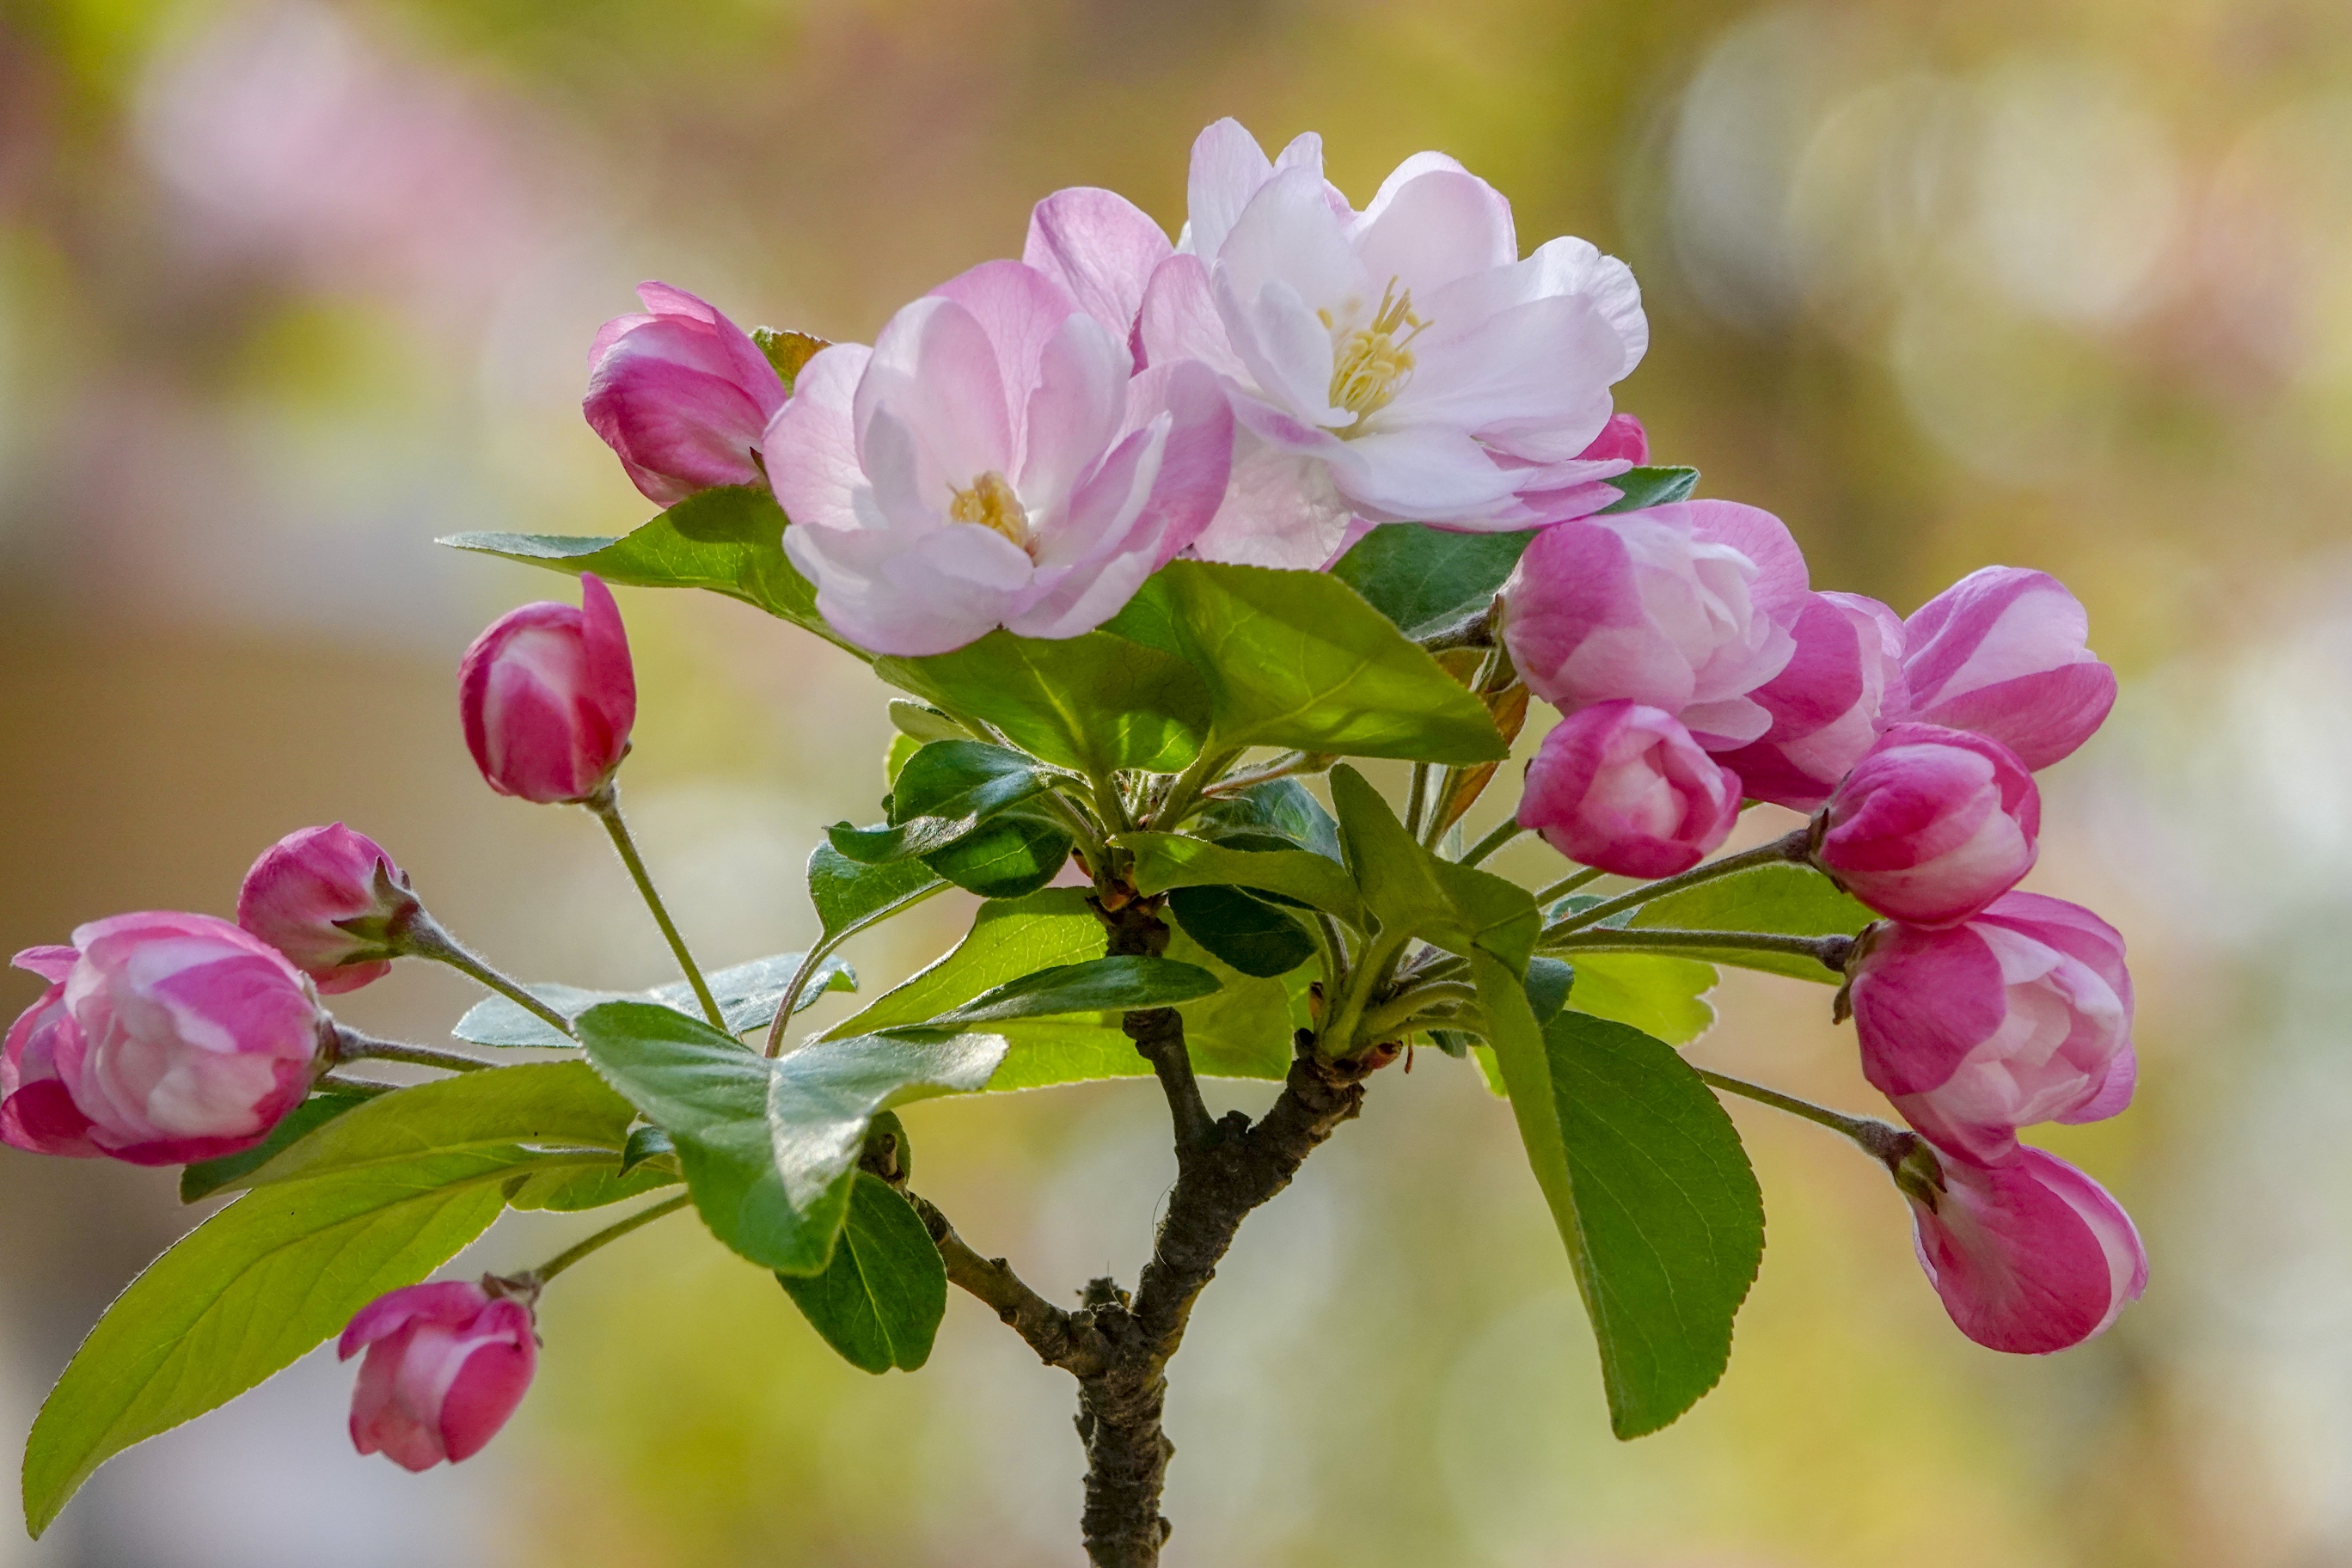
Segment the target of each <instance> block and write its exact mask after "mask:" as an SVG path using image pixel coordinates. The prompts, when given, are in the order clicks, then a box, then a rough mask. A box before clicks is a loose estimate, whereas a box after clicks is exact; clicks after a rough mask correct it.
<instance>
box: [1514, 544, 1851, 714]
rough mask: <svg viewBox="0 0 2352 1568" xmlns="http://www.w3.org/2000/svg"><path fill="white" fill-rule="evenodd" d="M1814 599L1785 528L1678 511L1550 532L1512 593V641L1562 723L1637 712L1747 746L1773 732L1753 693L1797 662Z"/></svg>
mask: <svg viewBox="0 0 2352 1568" xmlns="http://www.w3.org/2000/svg"><path fill="white" fill-rule="evenodd" d="M1805 598H1806V588H1805V562H1804V557H1803V556H1802V555H1801V554H1800V553H1799V552H1798V550H1797V546H1796V542H1794V541H1793V540H1791V539H1790V537H1789V531H1788V530H1787V529H1785V528H1783V527H1781V526H1780V521H1779V520H1778V519H1776V518H1774V517H1773V516H1772V515H1771V514H1770V513H1769V512H1762V511H1759V510H1756V509H1755V508H1753V507H1744V506H1737V505H1734V504H1733V503H1731V502H1729V501H1678V502H1675V503H1674V504H1673V505H1670V506H1661V507H1653V508H1651V509H1650V510H1647V511H1633V512H1625V513H1622V514H1620V515H1617V516H1612V517H1590V518H1582V519H1580V520H1578V521H1573V522H1563V523H1559V524H1558V525H1556V526H1554V527H1551V528H1548V529H1545V530H1544V531H1542V532H1540V533H1538V535H1537V536H1536V539H1535V542H1534V543H1532V544H1530V545H1528V550H1527V552H1526V553H1525V554H1524V555H1522V556H1520V557H1519V563H1518V566H1517V569H1516V570H1515V571H1513V572H1512V574H1511V576H1510V580H1509V581H1508V582H1507V583H1505V584H1503V591H1502V600H1503V612H1502V635H1503V641H1504V644H1505V646H1506V647H1508V648H1509V649H1510V653H1511V658H1512V661H1513V662H1514V663H1515V664H1516V665H1517V667H1518V669H1519V672H1520V674H1521V675H1523V676H1524V677H1525V678H1526V679H1527V683H1528V689H1529V690H1531V691H1533V692H1534V693H1535V694H1536V695H1537V696H1538V697H1540V698H1542V699H1544V700H1546V701H1548V702H1550V703H1552V704H1553V705H1555V706H1556V707H1559V709H1561V710H1564V711H1573V710H1576V709H1579V708H1585V707H1590V706H1591V705H1592V704H1593V703H1596V702H1613V701H1618V700H1624V701H1631V702H1638V703H1641V704H1642V705H1643V706H1644V707H1649V708H1656V709H1661V710H1664V711H1665V712H1666V713H1668V714H1670V715H1673V716H1675V717H1676V718H1678V719H1680V720H1681V721H1682V723H1683V724H1684V726H1685V727H1686V728H1687V729H1688V730H1689V731H1691V732H1692V733H1693V734H1694V735H1696V736H1697V737H1698V738H1699V740H1700V742H1701V743H1702V744H1705V745H1710V746H1714V745H1721V746H1736V745H1741V744H1744V743H1745V742H1749V741H1753V740H1756V739H1757V738H1758V737H1759V736H1761V735H1762V734H1763V733H1764V731H1766V729H1767V728H1769V725H1770V724H1771V716H1770V715H1769V713H1767V712H1766V711H1765V710H1764V709H1763V708H1762V707H1760V706H1759V705H1758V704H1757V703H1756V702H1755V701H1753V700H1751V699H1750V698H1749V696H1748V693H1750V692H1752V691H1754V690H1755V689H1757V688H1758V687H1759V686H1762V685H1763V684H1764V683H1765V682H1766V681H1768V680H1769V679H1772V677H1774V676H1775V675H1778V674H1779V673H1780V670H1781V668H1782V667H1783V666H1785V665H1786V664H1787V663H1788V662H1789V659H1790V656H1791V655H1792V654H1793V653H1794V652H1795V650H1796V643H1795V640H1794V639H1793V638H1792V637H1790V634H1789V630H1788V626H1789V625H1790V623H1793V622H1794V621H1795V619H1796V617H1797V616H1798V614H1799V613H1800V612H1801V610H1802V609H1803V607H1804V601H1805Z"/></svg>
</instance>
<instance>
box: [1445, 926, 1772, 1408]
mask: <svg viewBox="0 0 2352 1568" xmlns="http://www.w3.org/2000/svg"><path fill="white" fill-rule="evenodd" d="M1471 964H1472V967H1473V970H1474V972H1475V974H1476V976H1477V980H1478V986H1479V994H1480V1000H1481V1002H1482V1003H1483V1005H1485V1007H1486V1012H1487V1015H1488V1018H1489V1021H1490V1023H1491V1024H1492V1026H1493V1029H1492V1033H1491V1036H1490V1038H1491V1041H1492V1043H1493V1046H1494V1055H1495V1058H1496V1062H1497V1063H1498V1065H1499V1066H1500V1068H1501V1072H1502V1076H1503V1079H1504V1082H1505V1084H1506V1085H1507V1088H1508V1089H1509V1092H1510V1100H1511V1111H1512V1115H1513V1116H1514V1117H1515V1118H1516V1119H1517V1122H1518V1126H1519V1135H1520V1139H1521V1141H1522V1142H1524V1143H1525V1144H1526V1146H1527V1152H1528V1164H1529V1165H1530V1166H1531V1167H1532V1168H1533V1169H1534V1172H1535V1175H1536V1181H1537V1184H1538V1185H1539V1186H1540V1187H1541V1188H1542V1189H1543V1194H1544V1197H1545V1200H1546V1201H1547V1202H1548V1203H1549V1205H1551V1211H1552V1218H1553V1220H1554V1222H1555V1223H1556V1224H1557V1225H1558V1226H1559V1233H1560V1238H1561V1240H1562V1241H1563V1242H1565V1243H1566V1244H1567V1247H1568V1255H1569V1262H1570V1266H1571V1268H1573V1270H1574V1272H1575V1275H1576V1283H1577V1289H1578V1291H1579V1292H1580V1294H1581V1295H1582V1296H1583V1298H1584V1304H1585V1310H1586V1313H1587V1315H1588V1316H1589V1317H1590V1318H1591V1322H1592V1330H1593V1336H1594V1338H1595V1339H1596V1340H1597V1341H1598V1342H1599V1344H1600V1350H1601V1377H1602V1381H1603V1383H1604V1384H1605V1385H1606V1387H1607V1389H1608V1393H1609V1422H1610V1426H1611V1429H1612V1430H1613V1431H1614V1432H1615V1433H1616V1434H1617V1436H1620V1437H1638V1436H1642V1435H1643V1434H1644V1433H1648V1432H1654V1431H1657V1430H1658V1429H1659V1428H1661V1427H1663V1426H1667V1425H1669V1424H1670V1423H1672V1422H1673V1421H1674V1420H1675V1418H1676V1417H1677V1416H1679V1415H1682V1413H1683V1412H1684V1411H1685V1410H1687V1409H1689V1408H1690V1407H1691V1406H1692V1405H1695V1404H1696V1403H1697V1402H1698V1400H1699V1398H1700V1396H1701V1395H1703V1394H1706V1392H1707V1390H1709V1389H1710V1388H1713V1387H1714V1386H1715V1384H1716V1383H1717V1381H1718V1380H1719V1379H1721V1377H1722V1375H1723V1369H1724V1367H1725V1366H1726V1365H1727V1363H1728V1362H1729V1359H1730V1355H1731V1330H1732V1320H1733V1318H1734V1316H1735V1315H1736V1314H1737V1313H1738V1310H1739V1304H1740V1303H1741V1302H1742V1301H1743V1300H1746V1299H1747V1295H1748V1287H1749V1286H1750V1285H1751V1284H1752V1283H1753V1282H1754V1281H1755V1278H1756V1270H1757V1268H1758V1266H1759V1264H1760V1263H1761V1261H1762V1259H1763V1255H1764V1201H1763V1194H1762V1193H1761V1191H1760V1190H1759V1188H1758V1186H1757V1184H1756V1176H1755V1173H1754V1172H1753V1171H1752V1170H1751V1169H1749V1167H1748V1156H1747V1152H1746V1151H1745V1150H1743V1149H1742V1148H1741V1147H1740V1143H1739V1134H1738V1131H1737V1130H1735V1129H1734V1128H1733V1126H1732V1124H1731V1119H1730V1117H1729V1116H1727V1114H1725V1112H1724V1110H1723V1108H1722V1106H1720V1105H1719V1104H1717V1102H1716V1099H1715V1096H1714V1095H1713V1094H1711V1093H1710V1092H1709V1091H1708V1090H1707V1088H1706V1084H1705V1083H1704V1082H1702V1081H1701V1080H1700V1079H1699V1077H1698V1075H1697V1073H1696V1072H1695V1071H1693V1070H1692V1069H1691V1068H1690V1066H1689V1064H1687V1063H1685V1061H1684V1060H1683V1059H1682V1058H1680V1057H1678V1056H1676V1055H1675V1051H1674V1048H1673V1047H1670V1046H1668V1045H1666V1044H1665V1043H1664V1042H1663V1041H1660V1040H1654V1039H1652V1038H1650V1037H1648V1036H1646V1035H1644V1034H1643V1033H1642V1032H1641V1031H1639V1030H1637V1029H1633V1028H1629V1027H1627V1026H1624V1025H1622V1024H1617V1023H1612V1022H1610V1021H1608V1020H1606V1019H1601V1018H1595V1017H1592V1016H1590V1015H1588V1014H1583V1013H1579V1012H1576V1011H1574V1010H1573V1009H1571V1010H1570V1011H1567V1012H1563V1013H1561V1014H1560V1015H1559V1016H1558V1017H1556V1018H1554V1019H1553V1020H1552V1021H1551V1023H1550V1024H1549V1025H1548V1026H1544V1027H1542V1028H1541V1029H1538V1027H1537V1026H1536V1022H1535V1016H1534V1014H1533V1013H1532V1011H1530V1010H1529V1008H1528V1003H1527V996H1526V993H1525V992H1524V991H1523V990H1521V988H1520V987H1519V985H1518V984H1517V983H1516V982H1515V981H1514V980H1513V978H1512V976H1511V974H1510V973H1509V971H1508V970H1507V969H1506V968H1505V967H1504V966H1503V965H1502V964H1501V963H1498V962H1497V961H1496V960H1495V959H1493V958H1491V957H1488V956H1487V955H1486V954H1484V953H1477V954H1473V955H1472V958H1471Z"/></svg>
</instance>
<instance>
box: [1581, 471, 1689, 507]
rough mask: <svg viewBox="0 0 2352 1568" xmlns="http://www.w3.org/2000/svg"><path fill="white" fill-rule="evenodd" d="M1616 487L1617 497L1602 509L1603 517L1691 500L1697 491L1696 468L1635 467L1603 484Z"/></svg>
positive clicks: (1604, 481)
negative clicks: (1614, 513)
mask: <svg viewBox="0 0 2352 1568" xmlns="http://www.w3.org/2000/svg"><path fill="white" fill-rule="evenodd" d="M1602 482H1603V483H1605V484H1611V485H1614V486H1616V487H1617V489H1619V490H1620V491H1621V492H1622V493H1621V494H1620V495H1619V496H1618V498H1617V499H1616V500H1613V501H1612V502H1610V503H1609V504H1608V505H1607V506H1604V507H1602V508H1601V513H1600V515H1601V516H1603V517H1606V516H1608V515H1609V514H1610V513H1611V512H1617V511H1640V510H1643V508H1645V507H1653V506H1664V505H1666V504H1667V503H1668V502H1669V501H1678V500H1689V499H1690V495H1691V492H1692V491H1693V490H1695V489H1698V470H1697V469H1696V468H1633V469H1629V470H1628V471H1626V472H1624V473H1622V474H1619V475H1618V476H1617V477H1616V478H1615V479H1606V480H1603V481H1602Z"/></svg>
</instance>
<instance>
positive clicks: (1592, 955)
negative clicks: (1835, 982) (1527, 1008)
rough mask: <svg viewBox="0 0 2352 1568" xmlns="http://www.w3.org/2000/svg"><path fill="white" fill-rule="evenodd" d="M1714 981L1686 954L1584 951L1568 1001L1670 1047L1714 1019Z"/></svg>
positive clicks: (1710, 971) (1707, 966)
mask: <svg viewBox="0 0 2352 1568" xmlns="http://www.w3.org/2000/svg"><path fill="white" fill-rule="evenodd" d="M1538 962H1540V961H1538ZM1531 973H1532V972H1531ZM1824 973H1826V972H1824ZM1715 982H1716V973H1715V965H1713V964H1711V963H1696V962H1694V961H1693V960H1691V959H1687V958H1668V957H1665V956H1664V955H1662V954H1653V953H1647V952H1580V953H1578V954H1577V955H1576V985H1575V988H1574V989H1573V990H1572V991H1570V993H1569V996H1568V1005H1570V1007H1573V1008H1575V1009H1576V1010H1577V1011H1578V1012H1580V1013H1590V1014H1591V1015H1593V1016H1595V1017H1600V1018H1613V1019H1615V1020H1616V1021H1617V1022H1618V1023H1620V1024H1627V1025H1631V1026H1633V1027H1634V1028H1636V1029H1639V1030H1641V1031H1642V1033H1643V1034H1645V1035H1654V1036H1655V1037H1657V1038H1659V1039H1661V1040H1664V1041H1665V1042H1666V1044H1668V1045H1670V1046H1686V1045H1688V1044H1689V1043H1690V1042H1691V1041H1693V1040H1696V1039H1697V1038H1698V1037H1700V1036H1701V1035H1703V1034H1705V1033H1706V1031H1707V1030H1708V1028H1710V1027H1711V1026H1713V1025H1714V1023H1715V1009H1714V1007H1712V1006H1710V1005H1708V1004H1707V1002H1706V994H1707V993H1708V992H1709V991H1712V990H1713V989H1715ZM1539 1011H1540V1010H1539Z"/></svg>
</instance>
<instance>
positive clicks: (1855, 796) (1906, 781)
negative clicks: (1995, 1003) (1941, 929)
mask: <svg viewBox="0 0 2352 1568" xmlns="http://www.w3.org/2000/svg"><path fill="white" fill-rule="evenodd" d="M1822 828H1823V831H1822V833H1821V835H1820V837H1819V839H1818V841H1817V842H1816V844H1815V846H1814V849H1813V862H1814V864H1815V865H1818V866H1819V867H1821V868H1822V870H1824V871H1827V872H1828V873H1829V874H1830V875H1831V876H1832V877H1834V878H1836V879H1837V880H1838V881H1839V882H1840V883H1842V884H1843V886H1844V887H1845V889H1846V890H1847V891H1848V892H1851V893H1852V894H1853V896H1854V897H1855V898H1857V899H1860V900H1862V901H1863V902H1864V903H1865V904H1868V905H1869V906H1870V907H1871V908H1872V909H1874V910H1877V911H1878V912H1879V913H1880V914H1882V915H1886V916H1890V917H1891V918H1893V919H1895V920H1898V921H1910V922H1911V923H1913V924H1915V925H1950V924H1952V923H1954V922H1955V921H1964V920H1966V919H1968V918H1969V916H1970V915H1973V914H1975V913H1976V912H1977V911H1978V910H1981V909H1983V908H1984V907H1985V906H1986V905H1987V904H1990V903H1991V902H1992V901H1993V900H1995V899H1997V898H1999V897H2000V896H2001V895H2002V894H2003V893H2006V892H2007V891H2009V890H2010V889H2011V888H2014V887H2015V886H2017V884H2018V882H2019V881H2020V880H2021V879H2023V877H2024V876H2025V873H2026V872H2028V871H2030V870H2032V868H2033V860H2034V857H2035V855H2036V854H2038V853H2039V849H2038V847H2037V846H2036V843H2035V838H2036V836H2037V835H2039V834H2040V833H2041V831H2042V792H2041V791H2040V790H2038V789H2036V788H2035V787H2034V784H2033V775H2032V773H2028V772H2026V771H2025V764H2024V763H2021V762H2019V761H2018V760H2017V758H2016V757H2015V756H2013V755H2011V752H2010V751H2009V749H2008V748H2007V747H2006V746H2003V745H2002V744H2001V743H2000V742H1998V741H1994V740H1989V739H1987V738H1986V737H1985V736H1982V735H1974V734H1970V733H1969V732H1968V731H1965V730H1947V729H1943V728H1941V727H1940V726H1937V725H1934V724H1897V725H1896V726H1895V728H1893V729H1892V730H1889V731H1887V732H1886V734H1885V737H1884V738H1883V739H1881V740H1880V741H1879V742H1878V744H1877V746H1876V747H1874V749H1873V750H1872V751H1871V753H1870V754H1869V755H1868V756H1866V757H1864V758H1863V760H1862V761H1861V762H1860V763H1856V764H1855V765H1854V769H1853V772H1852V773H1848V774H1847V775H1846V777H1845V782H1844V783H1843V784H1839V785H1838V787H1837V790H1836V793H1834V794H1833V795H1831V796H1830V800H1829V805H1826V806H1824V807H1823V808H1822Z"/></svg>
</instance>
